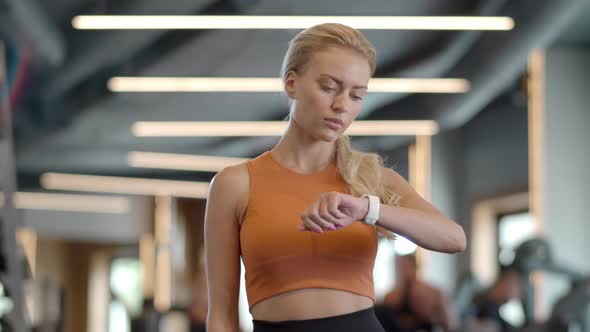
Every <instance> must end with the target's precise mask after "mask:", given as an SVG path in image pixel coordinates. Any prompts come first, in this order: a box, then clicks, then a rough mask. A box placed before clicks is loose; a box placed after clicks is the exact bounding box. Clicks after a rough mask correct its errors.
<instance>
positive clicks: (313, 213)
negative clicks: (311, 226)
mask: <svg viewBox="0 0 590 332" xmlns="http://www.w3.org/2000/svg"><path fill="white" fill-rule="evenodd" d="M320 203H321V199H318V200H316V201H315V202H313V204H312V205H311V206H310V207H309V213H308V214H307V217H308V218H309V219H311V221H313V222H314V223H315V224H316V225H318V226H320V227H321V228H322V229H323V230H331V231H333V230H336V226H334V225H333V224H332V223H331V222H329V221H328V220H326V219H324V218H322V216H320Z"/></svg>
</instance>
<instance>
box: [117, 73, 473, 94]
mask: <svg viewBox="0 0 590 332" xmlns="http://www.w3.org/2000/svg"><path fill="white" fill-rule="evenodd" d="M107 86H108V88H109V90H110V91H113V92H281V91H283V82H282V81H281V79H280V78H270V77H268V78H267V77H113V78H111V79H110V80H109V81H108V83H107ZM367 91H368V92H381V93H465V92H467V91H469V81H467V80H465V79H459V78H373V79H371V80H370V81H369V86H368V89H367Z"/></svg>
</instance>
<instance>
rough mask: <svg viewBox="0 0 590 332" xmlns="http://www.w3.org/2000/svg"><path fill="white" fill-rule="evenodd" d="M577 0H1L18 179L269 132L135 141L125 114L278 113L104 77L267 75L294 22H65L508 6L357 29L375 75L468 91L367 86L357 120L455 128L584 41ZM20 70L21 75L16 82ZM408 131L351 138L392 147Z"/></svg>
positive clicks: (276, 96)
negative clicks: (414, 26)
mask: <svg viewBox="0 0 590 332" xmlns="http://www.w3.org/2000/svg"><path fill="white" fill-rule="evenodd" d="M588 3H589V2H588V1H587V0H561V1H554V0H512V1H506V0H479V1H474V0H453V1H450V0H414V1H406V0H395V1H392V0H387V1H385V0H366V1H350V0H339V1H310V0H299V1H297V2H294V1H285V0H233V1H232V0H220V1H214V0H190V1H189V0H170V1H160V0H133V1H124V2H123V1H115V0H111V1H107V0H101V1H99V0H97V1H74V0H53V1H42V0H0V22H1V23H0V38H3V39H5V40H7V41H8V43H9V46H10V47H9V51H10V52H9V54H11V55H10V56H11V63H12V66H13V68H12V69H13V80H12V81H13V88H12V91H11V95H12V97H13V102H14V104H13V114H14V116H13V118H14V128H15V134H16V156H17V170H18V172H19V175H20V179H22V181H21V186H32V187H34V186H35V181H34V180H32V179H35V178H36V177H37V176H38V175H39V174H40V173H42V172H46V171H57V172H75V173H92V174H114V175H127V176H151V177H168V178H178V177H182V178H187V177H188V178H207V177H210V176H211V174H193V173H190V174H189V173H186V172H172V171H152V170H146V169H138V168H131V167H129V166H128V165H127V153H128V152H130V151H150V152H168V153H187V154H203V155H219V156H236V157H252V156H254V155H257V154H258V153H260V152H262V151H264V150H267V149H269V148H270V147H271V146H272V145H273V143H274V142H276V138H136V137H133V135H132V134H131V131H130V127H131V125H132V124H133V123H134V122H135V121H146V120H148V121H149V120H152V121H153V120H161V121H187V120H190V121H205V120H206V121H223V120H280V119H283V118H284V117H285V115H286V113H287V100H286V99H285V97H283V96H282V95H281V94H280V93H111V92H109V91H107V89H106V81H107V79H109V78H110V77H112V76H238V77H240V76H262V77H276V76H278V72H279V67H280V64H281V61H282V57H283V54H284V52H285V50H286V46H287V42H288V41H289V39H290V38H291V37H292V36H293V35H294V34H296V33H297V31H292V30H268V31H262V30H201V31H157V30H153V31H76V30H73V29H72V28H71V24H70V22H71V18H72V17H73V16H74V15H79V14H229V15H234V14H260V15H267V14H268V15H271V14H272V15H509V16H511V17H513V18H514V19H515V22H516V28H515V29H514V30H512V31H508V32H435V31H366V32H365V34H366V35H367V37H368V38H369V39H370V40H371V41H372V42H373V43H374V44H375V46H376V48H377V51H378V68H377V74H376V77H458V78H467V79H469V80H470V81H471V84H472V88H471V90H470V92H468V93H466V94H456V95H444V94H429V95H425V94H410V95H400V94H370V95H369V96H368V97H367V98H366V100H365V104H364V106H363V107H364V110H363V112H362V113H361V115H360V118H362V119H434V120H436V121H438V122H439V123H440V125H441V128H442V130H449V129H452V128H457V127H460V126H461V125H463V124H464V123H465V122H467V121H469V120H470V119H471V118H473V117H474V116H475V115H476V114H477V113H478V112H480V111H482V110H483V109H484V108H485V107H486V106H487V105H488V104H489V103H490V102H492V101H493V100H494V99H495V98H497V97H498V96H499V95H500V94H502V93H503V92H505V91H506V89H509V88H510V87H511V86H514V82H515V81H516V80H518V78H519V77H520V75H521V74H522V72H523V70H524V68H525V67H526V61H527V55H528V53H529V51H530V50H531V49H533V48H537V47H544V46H547V45H550V44H551V43H556V42H557V43H561V44H564V45H588V41H589V40H590V38H589V31H590V26H589V24H590V23H589V22H590V5H589V4H588ZM17 78H20V79H17ZM409 139H410V138H408V137H382V138H355V140H354V143H355V145H358V146H360V147H361V148H370V149H371V150H380V151H390V150H394V149H396V148H398V147H400V146H403V145H404V144H406V143H407V142H408V140H409Z"/></svg>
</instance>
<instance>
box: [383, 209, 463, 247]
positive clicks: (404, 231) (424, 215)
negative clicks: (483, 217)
mask: <svg viewBox="0 0 590 332" xmlns="http://www.w3.org/2000/svg"><path fill="white" fill-rule="evenodd" d="M377 225H378V226H381V227H383V228H385V229H387V230H390V231H392V232H394V233H396V234H399V235H401V236H403V237H406V238H408V239H409V240H411V241H413V242H414V243H416V244H417V245H419V246H420V247H423V248H425V249H429V250H434V251H440V252H446V253H455V252H459V251H463V250H465V246H466V239H465V233H464V232H463V228H462V227H461V226H459V225H458V224H456V223H455V222H453V221H452V220H449V219H448V218H446V217H444V216H441V215H439V214H436V213H430V212H423V211H420V210H414V209H408V208H403V207H398V206H390V205H385V204H381V207H380V210H379V221H378V222H377Z"/></svg>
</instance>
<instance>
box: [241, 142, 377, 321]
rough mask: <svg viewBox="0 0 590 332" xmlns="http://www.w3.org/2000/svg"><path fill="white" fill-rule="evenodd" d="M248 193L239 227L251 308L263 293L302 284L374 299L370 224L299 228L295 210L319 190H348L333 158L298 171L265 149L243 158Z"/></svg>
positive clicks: (373, 242) (373, 236) (374, 234)
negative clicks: (315, 170) (309, 170)
mask: <svg viewBox="0 0 590 332" xmlns="http://www.w3.org/2000/svg"><path fill="white" fill-rule="evenodd" d="M247 166H248V172H249V174H250V198H249V202H248V208H247V211H246V215H245V216H244V219H243V221H242V226H241V228H240V248H241V255H242V259H243V261H244V265H245V268H246V292H247V296H248V305H249V307H250V309H252V307H253V306H254V305H255V304H256V303H258V302H260V301H262V300H265V299H268V298H270V297H272V296H274V295H278V294H281V293H285V292H289V291H293V290H297V289H304V288H327V289H337V290H343V291H347V292H351V293H355V294H359V295H363V296H367V297H369V298H371V299H373V301H375V294H374V288H373V266H374V263H375V256H376V254H377V232H376V229H375V227H374V226H369V225H366V224H363V223H361V222H355V223H352V224H351V225H349V226H348V227H345V228H343V229H340V230H336V231H329V232H324V233H323V234H318V233H314V232H309V231H300V230H298V229H297V228H298V226H299V225H301V224H302V221H301V219H300V215H301V213H302V212H303V211H305V210H306V209H307V207H308V206H309V205H310V204H311V203H312V202H313V201H314V200H315V199H316V198H317V197H318V196H319V195H320V194H321V193H324V192H329V191H338V192H344V193H346V192H347V189H346V185H345V183H344V181H343V180H342V178H341V177H340V174H339V173H338V169H337V168H336V164H335V163H333V164H331V165H330V166H328V167H326V168H325V169H324V170H322V171H320V172H318V173H315V174H310V175H306V174H299V173H296V172H294V171H292V170H290V169H288V168H286V167H284V166H282V165H281V164H279V162H278V161H277V160H275V158H274V157H273V156H272V154H271V153H270V152H265V153H263V154H262V155H260V156H259V157H257V158H255V159H252V160H250V161H248V162H247Z"/></svg>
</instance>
